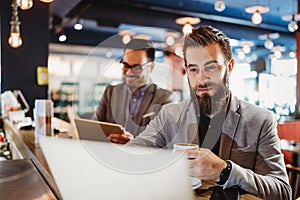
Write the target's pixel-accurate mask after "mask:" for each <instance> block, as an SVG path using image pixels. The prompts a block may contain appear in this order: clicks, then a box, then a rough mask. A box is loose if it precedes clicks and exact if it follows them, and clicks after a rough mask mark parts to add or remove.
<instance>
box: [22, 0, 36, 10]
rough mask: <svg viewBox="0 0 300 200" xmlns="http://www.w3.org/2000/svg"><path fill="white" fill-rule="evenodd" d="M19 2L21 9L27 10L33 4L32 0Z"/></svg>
mask: <svg viewBox="0 0 300 200" xmlns="http://www.w3.org/2000/svg"><path fill="white" fill-rule="evenodd" d="M19 3H20V4H19V5H20V8H21V9H22V10H28V9H30V8H31V7H32V6H33V0H19Z"/></svg>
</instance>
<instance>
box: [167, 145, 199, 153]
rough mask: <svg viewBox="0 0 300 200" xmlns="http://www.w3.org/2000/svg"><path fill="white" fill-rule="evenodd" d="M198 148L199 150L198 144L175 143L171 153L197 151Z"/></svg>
mask: <svg viewBox="0 0 300 200" xmlns="http://www.w3.org/2000/svg"><path fill="white" fill-rule="evenodd" d="M198 148H199V145H198V144H192V143H176V144H174V145H173V152H177V151H186V150H197V149H198Z"/></svg>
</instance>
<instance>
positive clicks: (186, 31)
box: [182, 23, 193, 35]
mask: <svg viewBox="0 0 300 200" xmlns="http://www.w3.org/2000/svg"><path fill="white" fill-rule="evenodd" d="M192 31H193V26H192V25H191V24H190V23H186V24H185V25H183V27H182V32H183V33H184V34H185V35H186V34H189V33H191V32H192Z"/></svg>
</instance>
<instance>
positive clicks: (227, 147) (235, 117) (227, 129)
mask: <svg viewBox="0 0 300 200" xmlns="http://www.w3.org/2000/svg"><path fill="white" fill-rule="evenodd" d="M238 108H239V104H238V101H237V99H236V97H234V96H232V99H231V102H230V108H229V111H228V113H227V116H226V119H225V121H224V124H223V127H222V135H221V141H220V150H219V156H220V158H222V159H224V160H228V159H230V152H231V147H232V145H233V140H234V137H235V134H236V129H237V126H238V123H239V120H240V114H239V113H238V112H237V110H238Z"/></svg>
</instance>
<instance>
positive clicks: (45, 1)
mask: <svg viewBox="0 0 300 200" xmlns="http://www.w3.org/2000/svg"><path fill="white" fill-rule="evenodd" d="M40 1H41V2H44V3H51V2H52V1H53V0H40Z"/></svg>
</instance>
